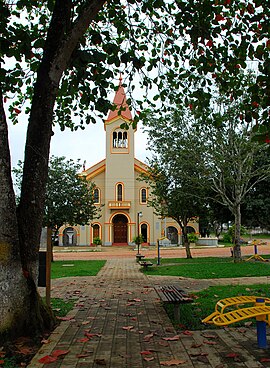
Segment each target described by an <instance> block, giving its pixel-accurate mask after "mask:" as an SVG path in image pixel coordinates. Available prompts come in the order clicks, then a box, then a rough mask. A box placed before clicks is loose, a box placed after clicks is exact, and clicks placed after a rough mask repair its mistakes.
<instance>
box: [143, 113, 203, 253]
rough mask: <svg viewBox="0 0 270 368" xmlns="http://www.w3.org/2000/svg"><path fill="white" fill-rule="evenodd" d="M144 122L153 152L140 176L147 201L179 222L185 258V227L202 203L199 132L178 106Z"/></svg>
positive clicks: (200, 209)
mask: <svg viewBox="0 0 270 368" xmlns="http://www.w3.org/2000/svg"><path fill="white" fill-rule="evenodd" d="M145 124H146V125H147V128H146V130H147V132H148V135H149V141H148V144H149V149H150V150H151V151H152V152H153V154H154V157H153V159H151V160H149V169H148V173H147V174H144V175H142V177H143V178H144V180H146V181H147V182H148V183H149V185H150V187H151V194H150V198H149V201H148V202H149V204H150V205H151V206H153V207H154V208H155V210H156V213H157V214H159V215H161V216H168V217H171V218H172V219H174V220H175V221H176V222H177V223H178V224H179V226H180V228H181V230H182V235H183V240H184V246H185V248H186V255H187V258H192V255H191V251H190V247H189V240H188V236H187V235H188V233H187V226H188V223H189V222H190V221H191V220H195V219H196V216H198V214H199V213H200V212H201V211H202V209H203V207H204V205H205V200H204V193H205V189H206V188H205V187H204V186H203V185H202V184H203V182H204V181H202V168H203V166H201V164H202V163H203V159H202V157H203V151H202V145H201V143H200V134H199V132H198V131H197V130H196V129H194V128H192V126H191V125H190V121H189V120H188V117H187V115H185V114H181V111H180V109H179V110H178V111H177V112H175V114H173V115H168V116H163V117H161V118H154V117H153V118H150V119H148V120H147V121H146V122H145Z"/></svg>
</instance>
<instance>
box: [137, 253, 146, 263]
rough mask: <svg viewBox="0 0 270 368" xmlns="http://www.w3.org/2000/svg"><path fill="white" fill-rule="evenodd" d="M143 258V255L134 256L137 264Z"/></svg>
mask: <svg viewBox="0 0 270 368" xmlns="http://www.w3.org/2000/svg"><path fill="white" fill-rule="evenodd" d="M144 257H145V256H144V255H143V254H136V260H137V262H139V261H141V260H142V259H143V258H144Z"/></svg>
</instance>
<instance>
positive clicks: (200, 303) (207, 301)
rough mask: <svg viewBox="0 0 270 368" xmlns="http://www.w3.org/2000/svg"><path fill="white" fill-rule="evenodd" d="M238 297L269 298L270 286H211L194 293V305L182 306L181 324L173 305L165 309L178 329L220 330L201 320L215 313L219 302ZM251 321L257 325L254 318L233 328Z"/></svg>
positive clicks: (234, 325)
mask: <svg viewBox="0 0 270 368" xmlns="http://www.w3.org/2000/svg"><path fill="white" fill-rule="evenodd" d="M237 295H255V296H261V297H263V296H265V297H269V296H270V285H264V284H263V285H249V286H247V285H235V286H234V285H230V286H211V287H209V288H208V289H205V290H203V291H200V292H197V293H194V294H192V296H193V297H194V302H193V303H190V304H182V305H181V306H180V323H176V322H175V321H174V317H173V305H167V306H166V307H165V309H166V311H167V313H168V315H169V317H170V319H171V320H172V322H173V324H174V325H175V327H176V328H177V329H188V330H203V329H206V328H207V329H208V328H220V327H216V326H214V325H208V324H206V325H205V324H202V323H201V320H202V319H203V318H205V317H207V316H208V315H210V314H211V313H212V312H214V309H215V305H216V302H217V301H218V300H220V299H224V298H229V297H232V296H237ZM246 306H247V305H246ZM228 311H229V309H228ZM250 321H252V322H253V324H254V325H255V323H256V321H255V318H253V319H246V320H244V321H242V322H240V323H238V324H236V323H235V324H232V325H231V327H236V326H244V325H245V322H250Z"/></svg>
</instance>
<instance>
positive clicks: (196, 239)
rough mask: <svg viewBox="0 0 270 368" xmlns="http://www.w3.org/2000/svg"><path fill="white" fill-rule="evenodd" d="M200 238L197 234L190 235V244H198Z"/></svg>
mask: <svg viewBox="0 0 270 368" xmlns="http://www.w3.org/2000/svg"><path fill="white" fill-rule="evenodd" d="M198 239H199V238H198V236H197V235H196V234H195V233H190V234H188V241H189V242H190V243H196V242H197V241H198Z"/></svg>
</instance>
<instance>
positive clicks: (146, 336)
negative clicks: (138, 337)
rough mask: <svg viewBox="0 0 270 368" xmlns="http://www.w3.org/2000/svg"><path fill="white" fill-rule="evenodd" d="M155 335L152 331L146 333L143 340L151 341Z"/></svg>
mask: <svg viewBox="0 0 270 368" xmlns="http://www.w3.org/2000/svg"><path fill="white" fill-rule="evenodd" d="M153 336H154V334H153V333H150V334H149V335H145V336H144V338H143V341H145V342H149V341H150V339H151V338H152V337H153Z"/></svg>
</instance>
